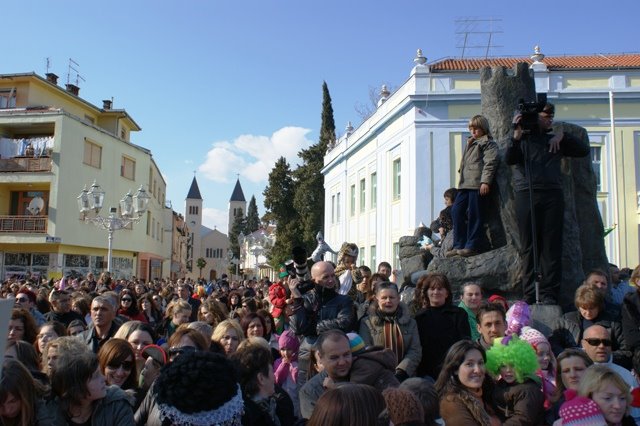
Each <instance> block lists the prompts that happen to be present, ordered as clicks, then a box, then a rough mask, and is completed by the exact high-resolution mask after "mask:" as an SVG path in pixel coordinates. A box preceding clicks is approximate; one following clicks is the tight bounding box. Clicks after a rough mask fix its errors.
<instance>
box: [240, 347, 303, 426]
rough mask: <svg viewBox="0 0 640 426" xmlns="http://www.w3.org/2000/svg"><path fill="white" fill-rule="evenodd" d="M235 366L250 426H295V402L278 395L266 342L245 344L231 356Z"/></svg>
mask: <svg viewBox="0 0 640 426" xmlns="http://www.w3.org/2000/svg"><path fill="white" fill-rule="evenodd" d="M231 360H232V361H233V363H234V364H235V366H236V369H237V371H238V377H239V379H240V386H241V388H242V395H243V397H244V405H245V414H244V416H243V418H242V423H243V424H247V425H256V426H260V425H265V426H277V425H288V424H293V421H294V415H293V402H291V398H290V397H289V395H287V393H286V392H284V391H282V389H281V388H279V389H278V390H279V392H276V385H275V380H276V379H275V376H274V375H273V358H272V357H271V350H270V348H269V345H268V344H267V342H266V341H265V340H264V339H262V338H249V339H247V340H245V341H244V342H243V343H242V344H241V345H240V346H239V347H238V350H237V351H236V352H235V353H234V354H233V355H232V356H231Z"/></svg>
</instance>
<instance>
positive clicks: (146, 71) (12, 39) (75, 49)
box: [0, 0, 640, 233]
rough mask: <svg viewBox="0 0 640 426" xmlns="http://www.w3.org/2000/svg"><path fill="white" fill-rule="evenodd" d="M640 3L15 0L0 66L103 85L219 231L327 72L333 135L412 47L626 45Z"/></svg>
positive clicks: (307, 139) (278, 151) (439, 52)
mask: <svg viewBox="0 0 640 426" xmlns="http://www.w3.org/2000/svg"><path fill="white" fill-rule="evenodd" d="M639 15H640V1H638V0H617V1H615V2H611V3H610V4H609V5H608V7H607V5H604V4H603V3H602V2H596V1H595V0H582V1H574V0H561V1H558V2H533V1H530V2H524V1H521V2H513V1H511V0H509V1H506V0H491V1H486V2H477V1H473V2H472V1H468V0H460V1H457V0H450V1H447V2H436V1H433V0H431V1H429V0H395V1H379V0H368V1H366V0H341V1H338V0H323V1H318V0H297V1H293V0H292V1H279V0H247V1H242V0H233V1H219V0H208V1H207V0H198V1H196V0H183V1H164V0H155V1H149V0H134V1H130V0H127V1H124V0H110V1H108V2H94V1H76V0H64V1H62V2H53V1H51V0H38V1H35V0H21V1H17V2H16V1H14V2H3V4H2V6H1V8H0V16H2V29H3V34H4V43H3V45H4V49H3V55H2V59H0V73H1V74H11V73H24V72H36V73H37V74H39V75H41V76H44V74H45V73H46V72H47V58H48V60H49V69H48V71H49V72H53V73H55V74H57V75H58V76H59V77H60V79H59V83H61V84H64V83H66V82H67V78H69V79H70V82H71V83H74V84H75V83H76V81H77V82H78V85H79V86H80V96H81V97H82V98H83V99H85V100H86V101H88V102H90V103H92V104H94V105H96V106H98V107H101V106H102V100H103V99H111V98H113V108H116V109H125V110H126V111H127V112H128V113H129V114H130V115H131V117H132V118H133V119H134V120H135V121H136V122H137V123H138V125H139V126H140V127H141V128H142V131H140V132H137V133H133V134H132V136H131V140H132V142H133V143H135V144H137V145H141V146H143V147H145V148H148V149H150V150H151V151H152V153H153V157H154V159H155V161H156V163H157V164H158V166H159V168H160V170H161V173H162V174H163V176H164V178H165V180H166V183H167V200H170V201H171V203H172V205H173V209H174V210H176V211H178V212H181V213H184V206H185V197H186V194H187V192H188V190H189V186H190V184H191V181H192V179H193V176H194V172H195V174H196V177H197V179H198V183H199V187H200V192H201V194H202V197H203V199H204V212H203V223H204V224H205V226H208V227H210V228H214V227H216V228H217V229H219V230H220V231H221V232H224V233H226V232H227V221H228V213H227V211H228V210H227V209H228V202H229V197H230V196H231V193H232V191H233V187H234V185H235V182H236V179H237V178H238V177H239V179H240V182H241V184H242V187H243V190H244V194H245V198H246V199H247V202H248V201H249V200H250V198H251V196H252V195H254V196H255V197H256V200H257V203H258V211H259V214H260V215H262V214H264V205H263V200H264V197H263V195H262V192H263V190H264V188H265V186H266V185H267V182H268V174H269V171H270V170H271V169H272V167H273V165H274V163H275V161H276V160H277V159H278V158H279V157H281V156H284V157H285V158H286V159H287V160H288V162H289V164H290V165H291V167H292V168H295V167H296V166H297V165H298V164H299V163H300V160H299V157H298V156H297V153H298V152H299V151H300V149H302V148H306V147H308V146H309V145H311V144H314V143H316V142H317V140H318V133H319V127H320V114H321V108H322V83H323V81H326V82H327V85H328V87H329V91H330V93H331V97H332V104H333V110H334V118H335V123H336V130H337V133H338V135H341V134H343V133H344V128H345V127H346V125H347V123H348V122H349V121H351V122H352V123H353V124H354V126H356V125H357V124H359V123H360V122H361V118H360V116H359V114H358V112H357V108H360V109H362V108H361V107H362V106H364V107H370V105H371V101H370V92H371V91H372V90H373V89H374V88H378V87H379V86H380V85H382V84H387V85H389V87H391V88H395V87H398V86H400V85H401V84H402V83H403V82H404V81H405V80H406V79H407V78H408V76H409V73H410V71H411V68H412V67H413V58H414V57H415V52H416V49H418V48H421V49H422V50H423V53H424V55H425V56H426V57H427V60H428V62H433V61H436V60H438V59H442V58H446V57H460V55H461V54H462V49H461V48H460V46H461V45H462V42H463V39H462V37H463V35H462V34H463V33H464V32H465V30H466V32H467V33H468V44H472V45H484V46H486V45H487V37H486V32H487V31H488V32H490V33H492V40H493V41H492V43H493V45H494V46H493V47H492V48H491V49H490V50H489V55H490V56H529V55H530V54H531V53H533V47H534V46H535V45H539V46H540V48H541V50H542V53H544V54H546V55H550V56H554V55H580V54H594V53H603V54H604V53H638V52H640V46H638V38H637V35H635V34H634V31H635V29H636V28H637V17H638V16H639ZM464 20H467V21H468V23H466V24H465V23H463V22H461V21H464ZM482 32H485V34H484V35H483V34H481V33H482ZM484 54H485V51H484V49H470V50H467V52H466V56H479V55H484ZM70 58H71V59H73V61H74V62H76V63H77V64H78V65H74V67H75V68H76V69H77V70H78V72H75V71H72V72H71V73H70V74H69V69H68V66H69V59H70ZM77 74H79V75H80V76H81V77H82V79H77V77H76V75H77ZM78 190H79V189H78Z"/></svg>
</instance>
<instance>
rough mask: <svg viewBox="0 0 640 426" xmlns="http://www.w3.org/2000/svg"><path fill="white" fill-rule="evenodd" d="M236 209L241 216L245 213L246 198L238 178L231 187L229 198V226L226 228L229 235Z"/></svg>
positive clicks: (236, 212)
mask: <svg viewBox="0 0 640 426" xmlns="http://www.w3.org/2000/svg"><path fill="white" fill-rule="evenodd" d="M238 211H240V212H241V213H242V215H243V216H246V215H247V200H245V199H244V192H242V186H241V185H240V178H238V180H237V181H236V186H235V188H233V193H232V194H231V198H230V199H229V228H227V229H228V231H227V235H229V236H230V235H231V229H233V223H234V222H235V217H236V214H238Z"/></svg>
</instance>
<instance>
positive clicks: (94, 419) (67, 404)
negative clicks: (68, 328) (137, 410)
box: [51, 350, 133, 426]
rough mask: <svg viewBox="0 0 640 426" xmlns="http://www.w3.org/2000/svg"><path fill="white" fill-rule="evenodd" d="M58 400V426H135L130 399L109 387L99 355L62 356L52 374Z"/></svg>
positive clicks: (52, 383)
mask: <svg viewBox="0 0 640 426" xmlns="http://www.w3.org/2000/svg"><path fill="white" fill-rule="evenodd" d="M51 387H52V390H53V392H54V394H55V396H56V399H55V400H54V401H52V404H54V406H56V407H57V413H56V417H57V419H56V421H55V422H52V423H51V424H55V425H70V426H71V425H85V424H90V425H91V426H131V425H132V424H133V409H132V406H131V403H130V401H129V397H128V396H127V394H126V393H125V391H123V390H122V389H120V388H119V387H117V386H107V385H106V383H105V379H104V376H103V375H102V373H101V372H100V365H99V364H98V358H97V357H96V355H95V354H94V353H93V352H91V351H89V350H83V351H79V352H74V353H70V352H66V351H65V353H63V354H60V356H59V357H58V359H57V360H56V361H55V363H54V366H53V368H52V371H51Z"/></svg>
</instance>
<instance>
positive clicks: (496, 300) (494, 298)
mask: <svg viewBox="0 0 640 426" xmlns="http://www.w3.org/2000/svg"><path fill="white" fill-rule="evenodd" d="M487 300H488V301H489V303H500V304H501V305H502V306H506V307H507V309H508V308H509V303H507V299H505V298H504V297H502V296H500V295H499V294H493V295H491V296H489V298H488V299H487Z"/></svg>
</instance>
